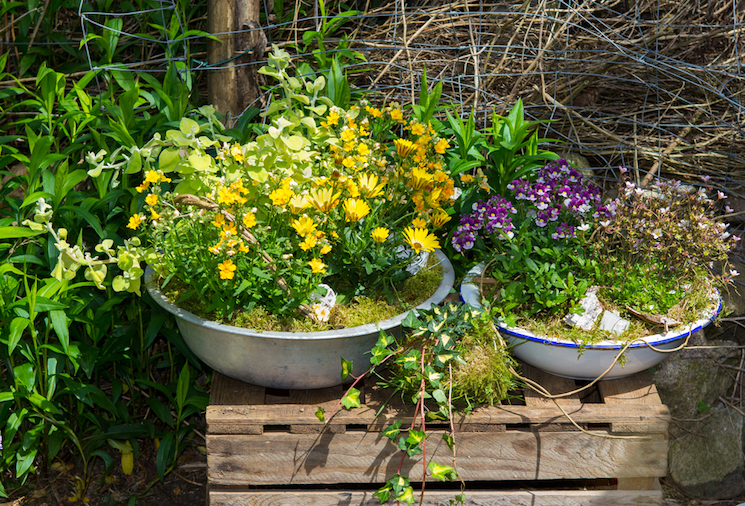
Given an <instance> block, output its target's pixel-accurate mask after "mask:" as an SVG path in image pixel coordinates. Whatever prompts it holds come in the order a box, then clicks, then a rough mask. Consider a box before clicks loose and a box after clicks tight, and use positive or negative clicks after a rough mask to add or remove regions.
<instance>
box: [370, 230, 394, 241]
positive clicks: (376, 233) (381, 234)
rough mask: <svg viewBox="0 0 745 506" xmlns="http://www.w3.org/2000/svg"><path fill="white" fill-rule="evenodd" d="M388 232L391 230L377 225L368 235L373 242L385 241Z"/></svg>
mask: <svg viewBox="0 0 745 506" xmlns="http://www.w3.org/2000/svg"><path fill="white" fill-rule="evenodd" d="M390 233H391V232H390V231H389V230H388V229H387V228H384V227H378V228H376V229H375V230H373V231H372V234H370V236H371V237H372V238H373V241H375V242H385V241H386V239H388V236H389V235H390Z"/></svg>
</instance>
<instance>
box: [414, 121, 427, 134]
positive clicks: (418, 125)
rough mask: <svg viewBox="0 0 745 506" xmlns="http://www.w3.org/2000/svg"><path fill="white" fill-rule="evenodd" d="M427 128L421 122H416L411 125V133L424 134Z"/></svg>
mask: <svg viewBox="0 0 745 506" xmlns="http://www.w3.org/2000/svg"><path fill="white" fill-rule="evenodd" d="M426 131H427V129H426V128H425V127H424V125H422V124H421V123H414V124H413V125H411V133H412V134H414V135H424V132H426Z"/></svg>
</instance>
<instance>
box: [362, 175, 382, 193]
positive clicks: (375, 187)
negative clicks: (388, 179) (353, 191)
mask: <svg viewBox="0 0 745 506" xmlns="http://www.w3.org/2000/svg"><path fill="white" fill-rule="evenodd" d="M358 186H359V190H360V193H362V194H363V195H364V196H365V197H366V198H368V199H374V198H375V197H377V196H378V195H380V194H381V193H383V188H385V181H383V182H382V183H380V184H378V176H377V174H362V175H361V176H360V179H359V182H358Z"/></svg>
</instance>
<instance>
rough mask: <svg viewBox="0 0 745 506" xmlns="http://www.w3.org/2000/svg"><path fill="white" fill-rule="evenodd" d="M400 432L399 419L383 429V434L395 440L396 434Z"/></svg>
mask: <svg viewBox="0 0 745 506" xmlns="http://www.w3.org/2000/svg"><path fill="white" fill-rule="evenodd" d="M400 432H401V420H396V422H395V423H393V424H392V425H389V426H388V428H387V429H385V430H384V431H383V435H384V436H385V437H387V438H388V439H390V440H391V441H393V442H395V441H396V438H397V437H398V434H399V433H400Z"/></svg>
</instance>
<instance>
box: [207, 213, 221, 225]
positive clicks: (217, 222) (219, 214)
mask: <svg viewBox="0 0 745 506" xmlns="http://www.w3.org/2000/svg"><path fill="white" fill-rule="evenodd" d="M210 223H212V224H213V225H214V226H216V227H217V228H222V226H223V225H225V216H223V215H222V214H221V213H218V214H217V215H216V216H215V219H214V220H212V221H211V222H210Z"/></svg>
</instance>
